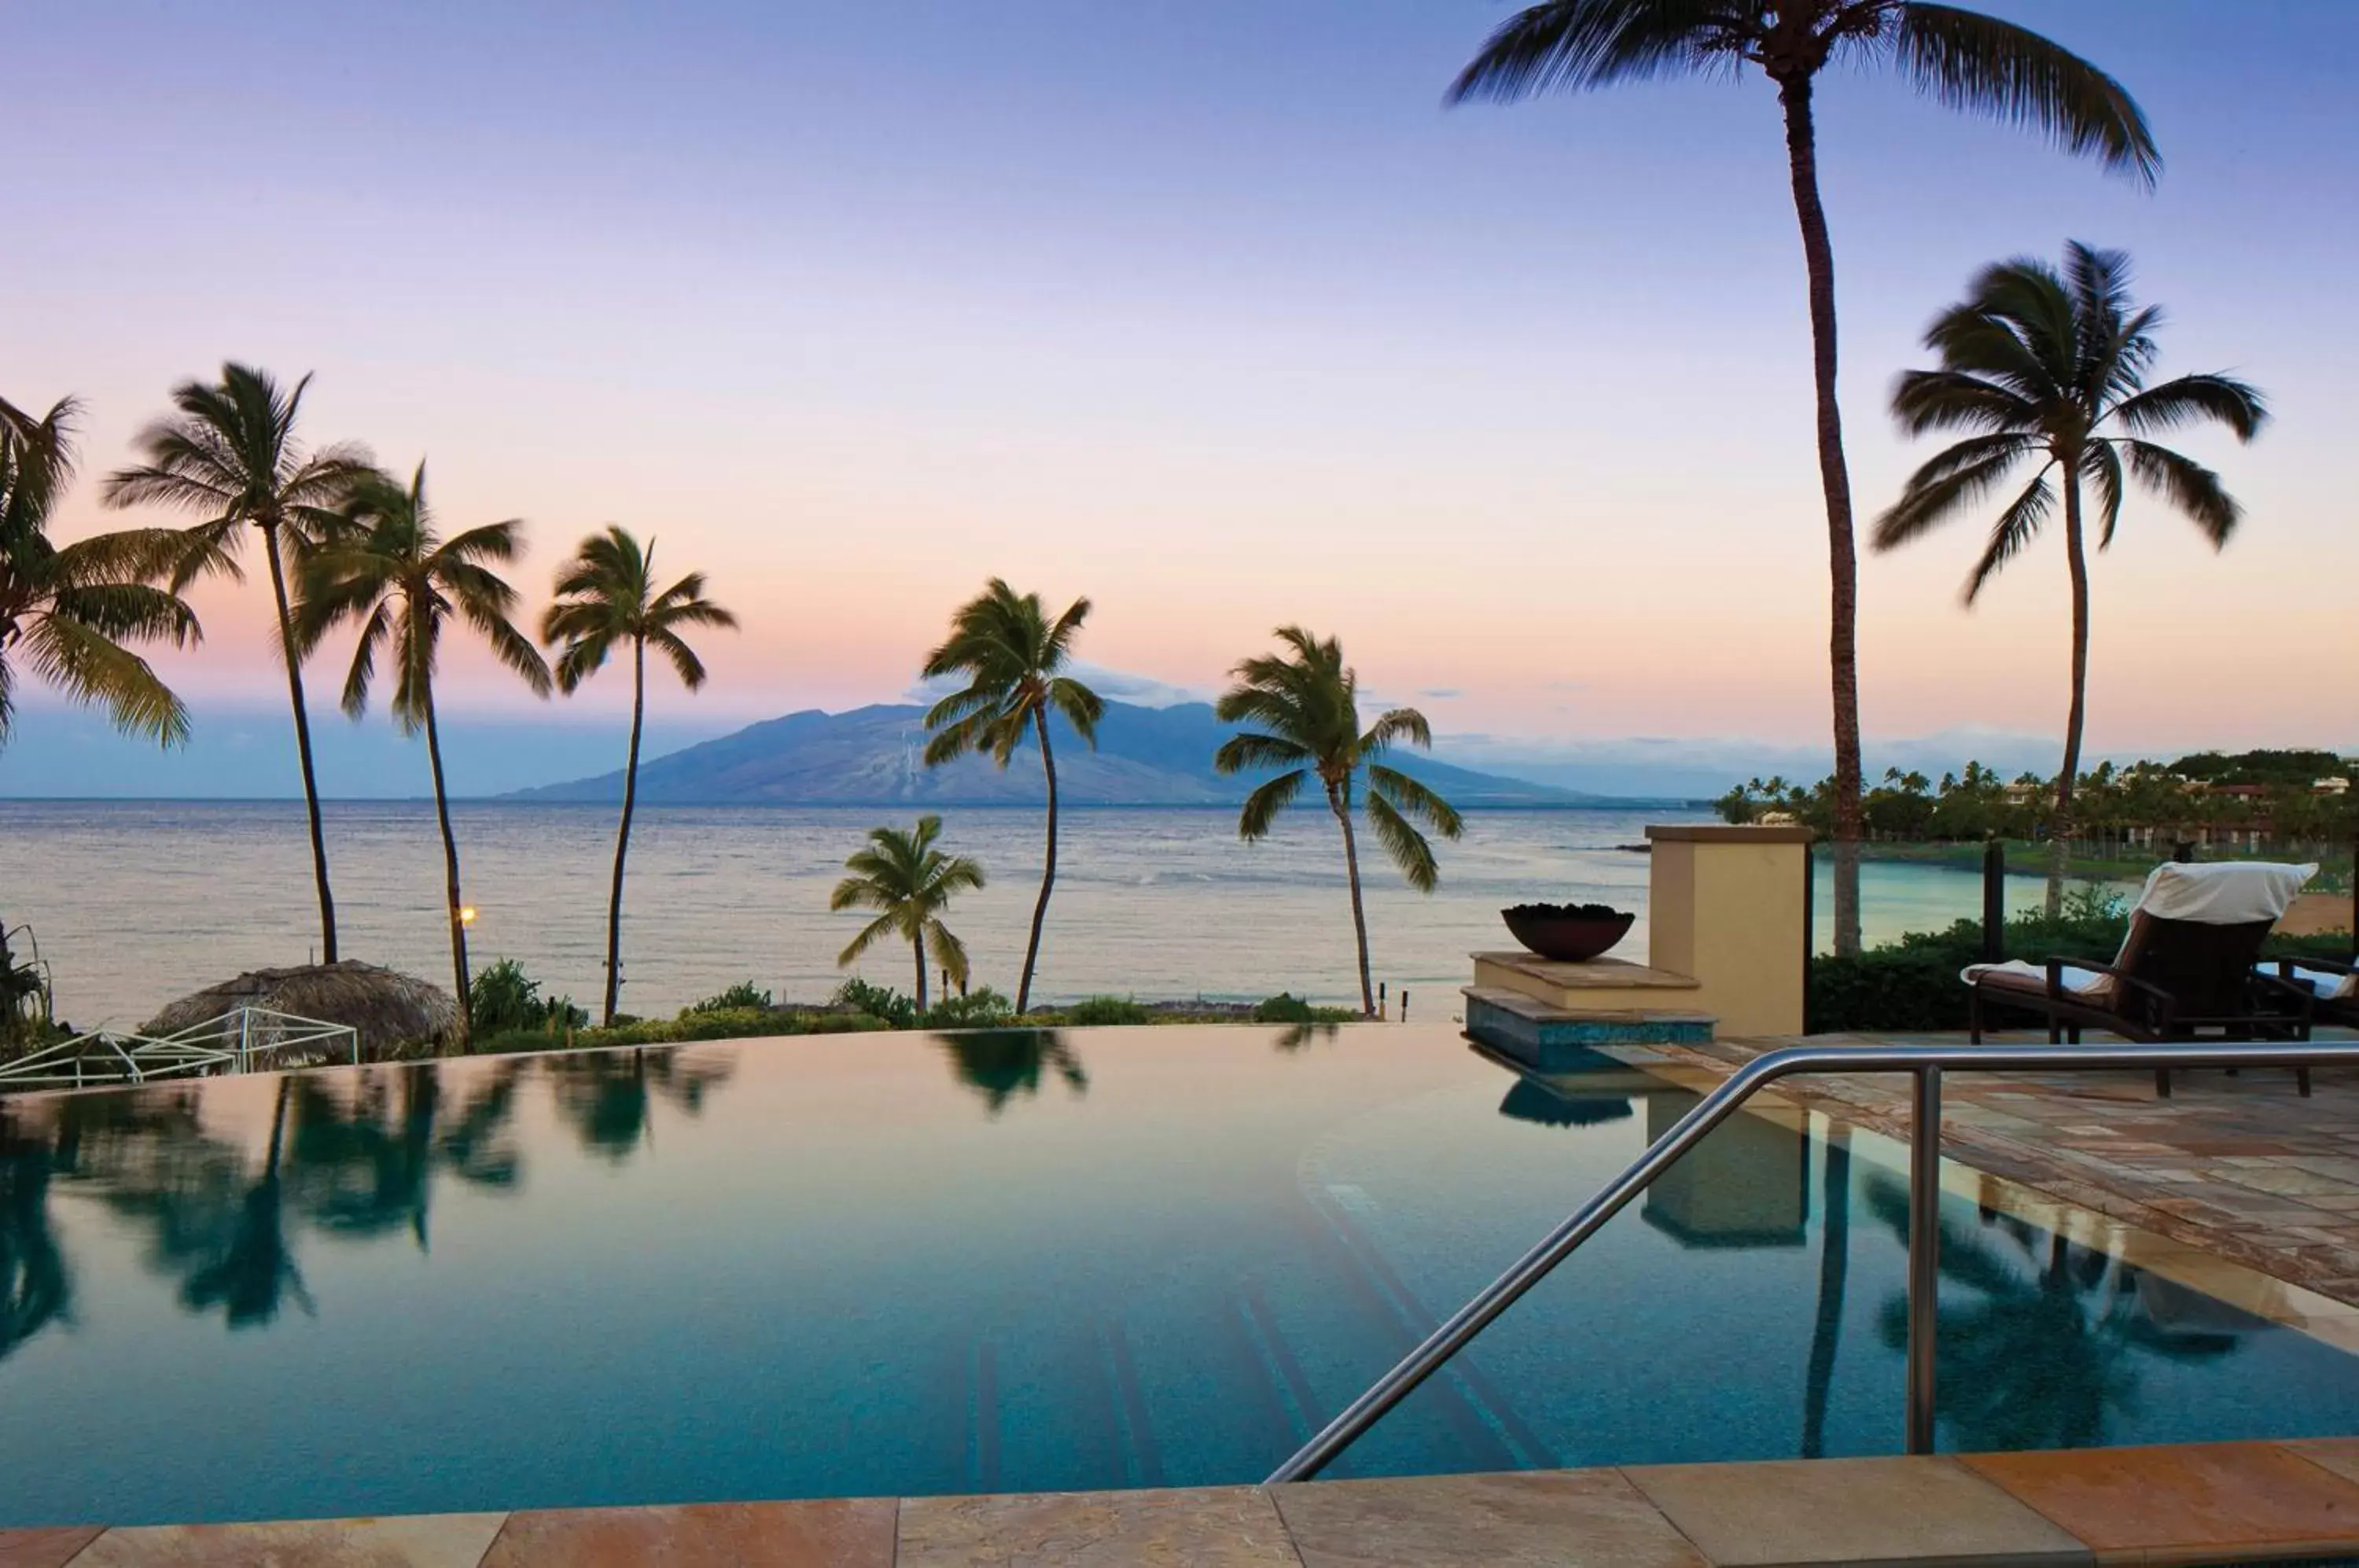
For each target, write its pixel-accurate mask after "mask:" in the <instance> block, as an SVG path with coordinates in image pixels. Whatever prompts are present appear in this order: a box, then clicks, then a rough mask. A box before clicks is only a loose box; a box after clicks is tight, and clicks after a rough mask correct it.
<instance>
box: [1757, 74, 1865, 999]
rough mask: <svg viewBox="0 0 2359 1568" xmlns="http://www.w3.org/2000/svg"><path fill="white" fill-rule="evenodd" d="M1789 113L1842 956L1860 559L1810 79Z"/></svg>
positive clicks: (1855, 832) (1855, 757)
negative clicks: (1806, 326) (1813, 448)
mask: <svg viewBox="0 0 2359 1568" xmlns="http://www.w3.org/2000/svg"><path fill="white" fill-rule="evenodd" d="M1777 101H1778V103H1780V104H1782V105H1783V106H1784V108H1785V111H1786V159H1787V163H1788V167H1789V169H1790V170H1791V173H1792V175H1793V181H1794V215H1795V217H1796V218H1798V219H1799V221H1800V223H1801V226H1802V261H1803V264H1804V266H1805V267H1806V268H1807V269H1808V271H1809V274H1810V365H1811V375H1812V380H1813V383H1814V385H1815V387H1816V390H1817V396H1818V426H1819V484H1820V487H1821V489H1822V490H1824V491H1825V493H1826V505H1827V570H1828V575H1829V577H1830V579H1831V588H1832V594H1831V599H1830V604H1829V614H1828V632H1827V666H1828V673H1829V675H1830V676H1831V678H1832V682H1833V688H1834V692H1833V694H1834V719H1835V822H1834V827H1835V866H1834V870H1835V877H1834V882H1835V898H1834V916H1835V951H1836V952H1837V953H1857V952H1858V951H1859V832H1860V815H1859V796H1860V778H1861V767H1860V751H1859V635H1858V622H1859V557H1858V551H1857V548H1856V546H1855V544H1854V540H1853V537H1852V517H1851V473H1850V470H1849V469H1848V468H1847V467H1846V466H1845V465H1844V463H1843V412H1842V410H1841V408H1838V407H1837V406H1836V403H1835V253H1834V245H1833V243H1832V241H1831V240H1830V239H1829V238H1828V237H1827V213H1826V209H1825V208H1824V207H1823V206H1821V204H1820V201H1819V154H1818V145H1817V138H1816V135H1815V133H1814V131H1813V130H1812V127H1811V123H1810V77H1809V76H1808V75H1798V76H1791V77H1788V78H1787V79H1786V80H1785V81H1783V82H1779V83H1778V87H1777Z"/></svg>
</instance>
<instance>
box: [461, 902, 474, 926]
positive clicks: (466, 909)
mask: <svg viewBox="0 0 2359 1568" xmlns="http://www.w3.org/2000/svg"><path fill="white" fill-rule="evenodd" d="M459 923H460V924H461V925H462V926H471V925H473V924H474V923H475V906H474V905H473V904H462V905H460V906H459Z"/></svg>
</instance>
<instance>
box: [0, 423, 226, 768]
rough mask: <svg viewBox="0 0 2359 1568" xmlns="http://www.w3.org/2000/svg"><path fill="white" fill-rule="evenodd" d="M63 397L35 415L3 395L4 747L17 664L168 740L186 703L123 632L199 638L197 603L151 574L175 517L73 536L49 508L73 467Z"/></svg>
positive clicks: (162, 570) (0, 590) (0, 648)
mask: <svg viewBox="0 0 2359 1568" xmlns="http://www.w3.org/2000/svg"><path fill="white" fill-rule="evenodd" d="M80 412H81V408H80V405H78V404H77V403H76V402H75V401H74V400H73V399H72V398H71V397H68V398H64V399H62V400H61V401H60V402H59V403H58V404H57V405H56V406H55V407H54V408H50V409H49V412H48V413H47V414H45V415H43V416H41V417H40V418H38V419H34V418H31V417H29V416H26V415H21V414H19V413H17V412H16V409H14V408H9V407H8V406H7V405H5V403H0V747H5V746H6V745H7V744H8V735H9V730H10V728H11V725H12V722H13V720H14V718H15V715H16V684H17V681H18V680H19V679H20V675H19V668H20V667H22V668H23V669H24V670H27V672H29V673H30V674H31V675H32V676H34V677H36V678H38V679H39V680H41V681H44V682H46V683H47V684H49V685H51V686H54V687H55V688H57V689H58V690H59V691H61V692H62V693H64V694H65V696H67V697H68V698H69V699H71V700H72V701H74V702H80V703H82V704H84V705H85V706H94V707H103V708H104V709H106V710H107V713H108V715H109V717H111V718H112V719H113V720H114V724H115V727H116V728H118V729H121V730H124V731H125V732H127V733H130V734H134V735H149V736H152V737H154V738H155V739H156V740H157V741H158V742H160V743H161V744H163V745H165V746H173V745H177V744H179V742H181V741H185V740H187V739H188V738H189V715H188V711H187V710H186V709H185V708H183V707H182V706H181V705H180V700H179V698H178V697H176V696H174V695H173V694H172V691H171V689H170V688H169V687H168V686H166V685H165V684H164V682H163V681H162V680H161V679H159V678H158V676H157V674H156V671H155V670H153V669H152V668H150V667H149V665H148V663H147V660H146V659H142V658H140V657H139V656H138V655H137V654H136V653H134V652H132V651H131V650H130V649H129V648H125V646H124V644H125V641H138V640H143V639H149V638H159V639H161V640H163V641H165V642H168V643H169V644H171V645H172V646H173V647H175V648H185V647H187V646H188V645H189V644H190V643H193V642H197V641H200V640H201V638H202V635H203V634H202V632H201V629H200V628H199V626H198V625H197V617H196V613H195V612H194V611H193V610H191V609H190V608H189V606H188V605H187V604H184V603H182V602H181V600H180V598H179V595H178V594H176V593H172V592H171V591H170V590H168V589H166V588H160V587H158V586H156V585H155V580H156V579H158V578H160V577H164V576H168V574H169V573H170V572H171V570H172V568H173V566H174V565H175V564H176V563H177V562H178V561H179V557H180V555H181V553H182V551H183V548H184V547H183V546H182V544H181V541H180V539H179V536H178V535H177V534H175V533H174V532H173V531H172V530H170V529H168V528H126V529H124V530H122V531H121V532H118V533H108V534H99V535H96V536H94V537H92V538H90V539H77V540H75V541H74V542H73V543H71V544H59V543H57V542H56V541H55V540H53V539H50V538H49V518H50V515H51V514H52V512H53V511H54V510H55V508H56V506H57V503H58V500H59V498H60V496H61V495H63V494H64V492H65V487H66V485H67V484H68V483H69V482H70V481H71V479H72V477H73V469H74V441H73V434H74V421H75V419H76V416H77V415H78V414H79V413H80Z"/></svg>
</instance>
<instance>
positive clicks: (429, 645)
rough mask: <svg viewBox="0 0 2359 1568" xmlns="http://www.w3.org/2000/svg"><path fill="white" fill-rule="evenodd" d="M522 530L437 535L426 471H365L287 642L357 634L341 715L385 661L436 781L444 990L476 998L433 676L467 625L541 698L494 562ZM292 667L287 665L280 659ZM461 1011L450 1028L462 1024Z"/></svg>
mask: <svg viewBox="0 0 2359 1568" xmlns="http://www.w3.org/2000/svg"><path fill="white" fill-rule="evenodd" d="M523 528H524V524H523V522H522V521H521V520H519V519H517V518H514V517H511V518H509V519H507V520H506V521H505V522H498V523H486V524H484V525H483V526H481V527H479V528H469V529H467V530H466V531H465V532H463V533H460V534H454V535H452V536H451V538H449V539H444V538H443V537H442V536H441V535H440V533H439V532H438V531H437V530H436V528H435V526H434V515H433V512H432V510H431V509H430V508H429V506H428V505H427V501H426V464H425V463H419V465H418V468H417V471H416V473H415V474H412V475H411V477H410V480H409V483H408V485H403V484H402V483H401V482H400V481H398V480H397V479H395V478H393V477H392V476H391V475H390V474H381V473H375V472H372V473H370V474H364V475H363V476H361V477H360V478H358V479H357V480H355V481H353V483H352V484H351V485H348V486H347V494H346V497H345V501H344V506H343V509H342V512H341V513H340V514H339V515H338V517H337V518H336V520H335V522H334V524H333V525H332V528H331V529H330V530H329V531H328V532H327V533H326V534H325V535H324V536H323V538H322V541H321V543H320V544H318V545H317V546H315V547H314V548H313V549H312V550H310V551H308V552H307V553H306V554H305V556H304V557H303V561H302V599H301V602H300V604H299V606H298V614H297V617H296V620H295V622H294V627H293V629H294V638H293V640H292V642H291V643H290V645H289V646H290V647H291V648H293V649H294V650H296V652H297V653H301V652H304V651H308V650H309V649H310V648H313V647H315V646H316V645H317V644H318V643H319V641H320V640H321V637H325V636H326V635H327V633H328V631H329V630H330V628H332V627H334V626H339V625H342V624H347V623H349V624H352V625H354V626H358V627H359V632H358V636H357V637H356V638H355V640H354V643H353V660H352V667H351V669H350V670H349V671H348V672H347V673H346V674H345V676H344V691H343V709H344V712H345V713H348V714H350V715H351V716H352V717H353V718H359V717H360V716H361V715H362V714H363V713H365V712H367V710H368V698H369V687H370V685H371V684H372V683H373V682H374V681H375V676H376V666H377V660H378V659H380V658H383V657H390V658H391V659H392V661H393V665H394V678H393V680H394V684H393V702H392V707H393V714H394V717H395V719H396V720H397V721H398V722H399V723H400V725H401V728H402V733H404V734H405V735H417V734H419V733H420V732H421V731H422V732H423V733H424V734H425V736H426V759H427V764H428V766H429V768H430V769H431V771H432V774H433V779H434V819H435V822H436V823H437V825H438V826H439V827H440V829H441V832H442V867H443V889H444V897H445V911H446V914H447V917H448V921H449V925H450V934H451V978H452V980H453V982H454V987H453V990H452V992H451V994H452V995H453V996H457V997H459V998H460V999H461V1000H462V1003H464V1002H465V1001H466V1000H468V999H470V998H472V997H473V995H474V992H473V987H472V986H471V985H470V984H469V982H468V978H467V918H466V905H465V903H464V902H463V901H462V899H461V898H460V896H459V842H458V839H457V838H456V837H455V836H454V835H453V834H452V833H451V791H450V785H449V781H448V780H447V779H445V777H444V775H443V769H442V739H441V730H440V724H438V723H437V721H436V718H435V712H434V675H435V671H436V669H437V668H438V666H439V664H440V656H441V648H442V637H443V633H444V632H445V631H447V630H449V629H450V628H451V624H452V623H453V622H454V621H456V622H459V623H462V624H463V625H465V626H472V627H473V629H474V630H475V631H476V632H477V633H478V634H479V635H480V636H481V637H483V639H484V642H486V643H487V644H488V645H490V648H491V650H492V653H493V655H494V656H495V658H497V659H498V660H499V661H500V662H501V663H502V664H504V665H506V667H507V668H508V669H509V670H513V671H515V672H516V676H517V677H518V678H519V679H521V680H522V681H524V683H525V684H526V685H527V686H528V687H530V688H531V689H532V691H534V692H535V693H536V694H537V695H540V696H547V695H548V694H549V685H550V681H549V666H548V665H546V664H544V663H542V662H541V658H540V655H539V653H538V651H537V650H536V649H535V648H533V645H532V641H531V639H530V638H528V637H526V636H525V635H524V634H523V633H522V632H520V631H518V630H517V629H516V624H515V622H514V621H513V619H511V617H512V616H513V615H514V613H515V610H516V590H515V589H514V588H512V587H510V586H509V585H508V583H506V580H505V579H503V578H502V577H501V576H500V575H499V573H498V572H496V571H495V570H494V568H495V567H497V566H504V565H506V563H508V562H509V561H514V560H515V559H516V555H517V553H518V552H519V550H521V548H522V539H521V535H522V532H523ZM289 662H290V664H291V663H293V662H294V660H292V659H290V661H289ZM467 1014H468V1009H467V1007H464V1006H463V1005H462V1007H461V1008H460V1013H459V1018H460V1028H461V1029H462V1034H463V1032H464V1031H465V1030H466V1029H467V1027H468V1023H467Z"/></svg>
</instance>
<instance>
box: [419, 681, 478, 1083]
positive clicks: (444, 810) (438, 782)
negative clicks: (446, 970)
mask: <svg viewBox="0 0 2359 1568" xmlns="http://www.w3.org/2000/svg"><path fill="white" fill-rule="evenodd" d="M426 760H427V761H428V763H429V764H430V765H431V766H432V768H433V769H434V817H435V820H436V821H437V822H440V824H441V826H442V888H443V900H444V903H445V906H446V907H447V909H448V910H449V913H450V919H451V980H452V982H453V983H454V984H456V985H457V986H458V988H459V1045H460V1048H461V1049H462V1050H464V1049H466V1047H467V1046H469V1045H470V1044H471V1043H473V1039H474V1020H473V1019H472V1018H469V1017H468V1016H467V995H468V991H469V989H470V987H469V985H468V984H467V922H466V921H465V920H462V919H460V918H459V911H460V909H462V905H461V904H460V902H459V841H458V840H457V839H455V838H453V837H452V836H451V795H450V791H449V790H448V789H445V788H444V787H443V783H442V737H441V735H440V733H439V732H438V731H437V729H436V728H435V724H434V689H433V688H432V687H431V686H429V687H428V688H427V689H426Z"/></svg>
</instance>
